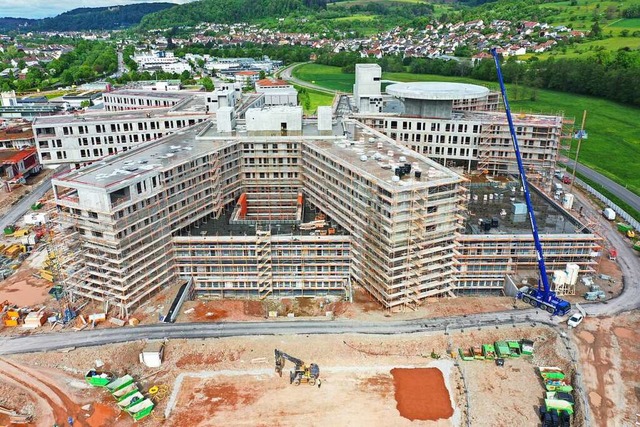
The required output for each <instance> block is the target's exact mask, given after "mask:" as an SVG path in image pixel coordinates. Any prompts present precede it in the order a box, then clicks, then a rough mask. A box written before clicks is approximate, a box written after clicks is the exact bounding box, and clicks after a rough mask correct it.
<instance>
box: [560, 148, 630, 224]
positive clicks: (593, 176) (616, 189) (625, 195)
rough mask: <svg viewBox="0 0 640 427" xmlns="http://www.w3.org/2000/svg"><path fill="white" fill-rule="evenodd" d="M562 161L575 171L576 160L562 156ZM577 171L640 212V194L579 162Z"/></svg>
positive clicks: (568, 168)
mask: <svg viewBox="0 0 640 427" xmlns="http://www.w3.org/2000/svg"><path fill="white" fill-rule="evenodd" d="M561 161H562V162H563V163H564V164H566V165H567V170H568V172H572V171H573V165H574V163H575V161H573V160H569V159H567V158H566V157H563V158H561ZM576 172H580V173H581V174H582V175H584V176H586V177H587V178H589V179H590V180H592V181H594V182H597V183H598V184H601V185H602V186H604V187H605V188H606V189H607V190H609V191H610V192H611V193H612V194H614V195H616V196H617V197H618V198H620V199H621V200H623V201H624V202H626V203H627V204H628V205H629V206H631V207H632V208H634V209H635V210H636V211H638V212H640V196H638V195H637V194H635V193H633V192H631V191H629V190H627V189H626V188H624V187H623V186H622V185H620V184H618V183H616V182H614V181H612V180H611V179H609V178H607V177H606V176H604V175H602V174H601V173H598V172H596V171H594V170H593V169H590V168H588V167H586V166H584V165H581V164H580V163H578V167H576Z"/></svg>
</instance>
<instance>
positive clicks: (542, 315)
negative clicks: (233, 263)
mask: <svg viewBox="0 0 640 427" xmlns="http://www.w3.org/2000/svg"><path fill="white" fill-rule="evenodd" d="M523 322H524V323H530V322H543V323H553V321H552V320H550V317H549V315H548V314H547V313H546V312H543V311H541V310H539V311H536V310H533V309H526V310H518V311H510V312H501V313H484V314H478V315H473V316H459V317H450V318H438V319H418V320H407V321H388V322H360V321H352V320H333V321H330V320H316V321H309V320H294V321H289V320H273V321H264V322H219V323H174V324H167V323H157V324H152V325H142V326H136V327H125V328H108V329H97V330H84V331H80V332H62V333H43V334H35V335H31V336H17V337H6V338H1V339H0V355H4V354H17V353H29V352H36V351H49V350H59V349H64V348H72V347H87V346H94V345H104V344H111V343H118V342H128V341H136V340H142V339H163V338H168V339H172V338H174V339H185V338H222V337H238V336H255V335H305V334H313V335H318V334H320V335H322V334H382V335H391V334H408V333H415V332H426V331H444V330H445V329H447V328H448V329H449V330H453V329H471V328H478V327H481V326H493V325H498V324H510V323H523Z"/></svg>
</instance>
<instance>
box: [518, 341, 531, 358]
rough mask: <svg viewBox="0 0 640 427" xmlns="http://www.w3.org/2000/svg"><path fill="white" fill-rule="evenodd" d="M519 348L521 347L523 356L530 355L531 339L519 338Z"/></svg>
mask: <svg viewBox="0 0 640 427" xmlns="http://www.w3.org/2000/svg"><path fill="white" fill-rule="evenodd" d="M520 349H522V354H524V355H525V356H531V355H532V354H533V341H531V340H524V339H523V340H520Z"/></svg>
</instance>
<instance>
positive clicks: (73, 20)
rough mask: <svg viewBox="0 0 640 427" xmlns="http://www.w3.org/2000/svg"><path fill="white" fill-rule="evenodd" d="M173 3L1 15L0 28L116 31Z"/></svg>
mask: <svg viewBox="0 0 640 427" xmlns="http://www.w3.org/2000/svg"><path fill="white" fill-rule="evenodd" d="M173 6H175V4H174V3H141V4H130V5H123V6H113V7H91V8H90V7H83V8H77V9H73V10H70V11H68V12H64V13H61V14H60V15H57V16H54V17H52V18H44V19H22V18H0V31H3V32H8V31H14V30H22V31H81V30H115V29H118V28H126V27H131V26H133V25H137V24H138V23H139V22H140V20H141V19H142V17H143V16H145V15H147V14H149V13H153V12H158V11H161V10H164V9H168V8H170V7H173ZM0 13H1V12H0Z"/></svg>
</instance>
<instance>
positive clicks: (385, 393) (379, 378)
mask: <svg viewBox="0 0 640 427" xmlns="http://www.w3.org/2000/svg"><path fill="white" fill-rule="evenodd" d="M359 388H360V390H363V391H365V392H367V393H376V394H378V395H379V396H381V397H383V398H386V397H390V394H391V393H392V392H393V378H392V377H390V376H389V375H386V374H378V375H376V376H374V377H369V378H367V379H366V380H364V381H362V382H361V383H360V384H359Z"/></svg>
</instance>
